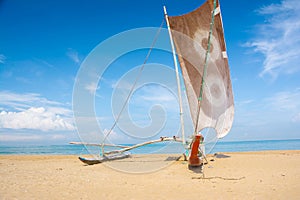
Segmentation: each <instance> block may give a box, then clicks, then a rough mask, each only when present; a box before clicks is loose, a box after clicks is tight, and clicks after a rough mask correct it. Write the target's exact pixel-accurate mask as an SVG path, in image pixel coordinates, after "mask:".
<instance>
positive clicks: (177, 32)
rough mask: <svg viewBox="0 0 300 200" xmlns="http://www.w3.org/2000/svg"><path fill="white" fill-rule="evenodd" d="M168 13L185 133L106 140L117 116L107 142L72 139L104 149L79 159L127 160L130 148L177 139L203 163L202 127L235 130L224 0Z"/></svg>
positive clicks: (194, 161) (193, 161)
mask: <svg viewBox="0 0 300 200" xmlns="http://www.w3.org/2000/svg"><path fill="white" fill-rule="evenodd" d="M164 15H165V21H166V24H167V28H168V34H169V39H170V44H171V48H172V52H173V59H174V68H175V76H176V80H177V89H178V98H179V99H178V102H179V111H180V113H179V114H180V122H181V137H175V136H173V137H161V138H158V139H156V140H151V141H147V142H143V143H140V144H136V145H133V146H123V145H113V144H106V143H105V140H106V138H107V137H108V135H109V134H110V133H111V131H112V129H113V127H114V126H115V125H116V124H117V119H116V121H115V123H114V126H113V127H112V129H111V130H110V131H109V132H108V133H107V134H106V136H105V137H104V140H103V142H102V144H98V143H95V144H91V143H84V142H70V143H71V144H81V145H89V146H98V147H101V148H102V155H101V156H100V157H99V158H92V159H90V158H84V157H79V159H80V160H81V161H82V162H84V163H86V164H89V165H90V164H97V163H101V162H104V161H109V160H115V159H123V158H127V157H129V154H126V153H125V152H127V151H130V150H133V149H136V148H139V147H142V146H145V145H149V144H153V143H160V142H168V141H172V142H180V143H182V144H183V145H184V147H185V148H186V150H187V151H186V152H187V153H185V154H184V156H185V158H186V159H187V160H188V165H189V166H191V167H195V166H201V165H202V164H203V162H204V159H206V157H205V152H204V148H205V146H204V145H205V142H203V141H204V137H203V135H202V134H201V131H202V130H203V129H205V128H213V129H214V130H215V132H216V137H217V138H218V139H220V138H223V137H224V136H226V135H227V134H228V133H229V131H230V129H231V126H232V123H233V118H234V101H233V94H232V86H231V79H230V71H229V65H228V57H227V51H226V44H225V38H224V31H223V23H222V16H221V9H220V3H219V1H218V0H207V1H206V2H205V3H204V4H203V5H201V6H200V7H199V8H197V9H196V10H194V11H192V12H190V13H187V14H184V15H181V16H168V15H167V11H166V7H164ZM186 38H188V39H186ZM177 58H178V60H179V63H178V62H177ZM179 68H180V70H181V74H182V77H183V80H184V87H185V90H186V94H187V100H188V105H189V110H190V115H191V116H190V117H191V119H192V124H193V130H194V131H193V134H192V138H190V140H188V139H187V138H186V137H185V132H184V119H183V115H182V113H183V108H182V99H181V98H182V95H181V89H180V88H181V87H182V86H181V83H180V75H179ZM129 95H130V94H129ZM126 103H127V102H126ZM105 146H114V147H116V148H118V149H114V150H112V151H108V152H105V151H104V147H105Z"/></svg>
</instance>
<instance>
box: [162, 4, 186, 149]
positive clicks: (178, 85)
mask: <svg viewBox="0 0 300 200" xmlns="http://www.w3.org/2000/svg"><path fill="white" fill-rule="evenodd" d="M164 14H165V19H166V22H167V27H168V32H169V37H170V43H171V48H172V53H173V60H174V66H175V72H176V80H177V89H178V98H179V112H180V124H181V136H182V143H183V145H185V134H184V121H183V109H182V97H181V89H180V79H179V72H178V63H177V59H176V52H175V47H174V42H173V38H172V32H171V29H170V23H169V19H168V14H167V9H166V6H164Z"/></svg>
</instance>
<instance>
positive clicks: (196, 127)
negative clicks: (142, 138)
mask: <svg viewBox="0 0 300 200" xmlns="http://www.w3.org/2000/svg"><path fill="white" fill-rule="evenodd" d="M216 4H217V2H216V0H214V9H213V12H212V16H211V22H210V30H209V35H208V41H207V50H206V53H205V61H204V69H203V75H202V81H201V87H200V94H199V97H198V109H197V119H196V125H195V130H194V134H197V129H198V121H199V116H200V108H201V101H202V99H203V87H204V83H205V76H206V73H207V67H208V56H209V52H210V46H211V43H210V40H211V36H212V31H213V27H214V22H215V10H216Z"/></svg>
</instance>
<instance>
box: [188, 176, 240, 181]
mask: <svg viewBox="0 0 300 200" xmlns="http://www.w3.org/2000/svg"><path fill="white" fill-rule="evenodd" d="M245 178H246V177H245V176H243V177H240V178H224V177H221V176H212V177H204V176H200V177H192V179H208V180H211V179H222V180H225V181H239V180H242V179H245Z"/></svg>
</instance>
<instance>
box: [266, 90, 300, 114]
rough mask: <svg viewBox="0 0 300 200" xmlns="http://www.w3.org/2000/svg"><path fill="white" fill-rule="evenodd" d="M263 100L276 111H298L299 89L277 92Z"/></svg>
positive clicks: (299, 105) (299, 109)
mask: <svg viewBox="0 0 300 200" xmlns="http://www.w3.org/2000/svg"><path fill="white" fill-rule="evenodd" d="M265 101H266V102H267V105H269V106H272V108H273V109H275V110H278V111H289V112H297V111H299V112H300V89H299V88H298V89H296V90H294V91H284V92H278V93H276V94H274V95H273V96H272V97H270V98H266V99H265Z"/></svg>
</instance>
